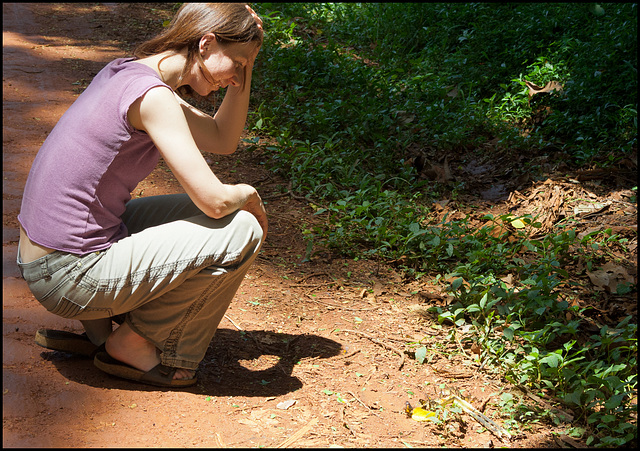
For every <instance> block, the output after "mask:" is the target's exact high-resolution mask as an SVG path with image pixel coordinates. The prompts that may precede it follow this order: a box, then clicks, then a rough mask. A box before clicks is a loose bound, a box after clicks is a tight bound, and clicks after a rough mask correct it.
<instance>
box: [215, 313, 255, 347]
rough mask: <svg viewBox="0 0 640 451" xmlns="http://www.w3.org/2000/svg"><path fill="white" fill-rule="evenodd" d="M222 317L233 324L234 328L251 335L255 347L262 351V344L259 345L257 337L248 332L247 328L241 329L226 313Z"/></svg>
mask: <svg viewBox="0 0 640 451" xmlns="http://www.w3.org/2000/svg"><path fill="white" fill-rule="evenodd" d="M224 317H225V318H227V319H228V320H229V322H231V324H233V325H234V326H235V328H236V329H238V330H239V331H241V332H245V333H246V334H247V335H249V336H250V337H251V339H252V340H253V342H254V343H255V344H256V347H257V348H258V350H259V351H260V352H262V351H263V349H262V346H261V345H260V343H259V342H258V339H257V338H256V337H254V336H253V334H252V333H251V332H249V331H248V330H243V329H242V327H240V326H238V325H237V324H236V323H235V322H234V321H233V320H232V319H231V318H230V317H229V315H227V314H226V313H225V314H224Z"/></svg>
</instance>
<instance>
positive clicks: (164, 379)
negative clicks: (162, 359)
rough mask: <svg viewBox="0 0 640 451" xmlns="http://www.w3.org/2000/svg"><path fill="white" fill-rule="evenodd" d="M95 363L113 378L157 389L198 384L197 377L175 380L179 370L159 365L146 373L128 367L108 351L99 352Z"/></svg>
mask: <svg viewBox="0 0 640 451" xmlns="http://www.w3.org/2000/svg"><path fill="white" fill-rule="evenodd" d="M93 363H94V365H95V366H96V367H98V368H99V369H101V370H102V371H104V372H105V373H107V374H111V375H112V376H117V377H121V378H123V379H128V380H131V381H135V382H142V383H144V384H150V385H155V386H157V387H178V388H180V387H190V386H191V385H194V384H195V383H196V382H198V378H197V377H195V376H194V377H193V378H191V379H174V378H173V375H174V374H175V373H176V370H177V368H171V367H168V366H166V365H163V364H162V363H159V364H158V365H156V366H155V367H153V368H152V369H151V370H149V371H147V372H146V373H145V372H144V371H142V370H139V369H137V368H134V367H132V366H131V365H127V364H126V363H124V362H121V361H119V360H116V359H114V358H113V357H111V356H110V355H109V354H108V353H107V352H106V351H104V352H98V353H97V354H96V355H95V357H94V359H93Z"/></svg>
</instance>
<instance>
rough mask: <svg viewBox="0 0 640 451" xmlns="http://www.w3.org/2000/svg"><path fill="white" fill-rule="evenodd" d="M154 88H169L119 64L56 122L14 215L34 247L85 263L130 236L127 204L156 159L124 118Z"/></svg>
mask: <svg viewBox="0 0 640 451" xmlns="http://www.w3.org/2000/svg"><path fill="white" fill-rule="evenodd" d="M155 86H165V87H167V88H169V86H168V85H166V84H165V83H163V82H162V80H161V79H160V77H159V76H158V74H157V73H156V72H155V71H154V70H153V69H151V68H150V67H147V66H144V65H142V64H140V63H136V62H133V61H132V58H120V59H117V60H115V61H113V62H111V63H109V64H108V65H107V66H106V67H105V68H104V69H102V70H101V71H100V72H99V73H98V74H97V75H96V76H95V78H94V79H93V81H92V82H91V84H90V85H89V86H88V87H87V89H86V90H85V91H84V92H83V93H82V94H81V95H80V96H79V97H78V98H77V99H76V101H75V102H74V103H73V104H72V105H71V107H70V108H69V109H68V110H67V111H66V112H65V114H64V115H63V116H62V118H60V121H58V123H57V124H56V126H55V127H54V129H53V130H52V131H51V133H50V134H49V136H48V137H47V139H46V140H45V142H44V144H43V145H42V147H41V148H40V150H39V151H38V154H37V155H36V158H35V160H34V161H33V165H32V166H31V170H30V172H29V177H28V178H27V183H26V186H25V190H24V194H23V197H22V206H21V209H20V214H19V215H18V220H19V221H20V224H21V225H22V227H23V228H24V230H25V231H26V233H27V235H28V236H29V238H30V239H31V240H32V241H33V242H35V243H38V244H40V245H42V246H45V247H49V248H52V249H57V250H60V251H65V252H70V253H73V254H79V255H83V254H87V253H90V252H95V251H99V250H103V249H106V248H108V247H110V246H111V245H112V244H113V243H115V242H117V241H118V240H120V239H122V238H124V237H126V236H127V228H126V227H125V225H124V223H123V222H122V220H121V219H120V216H121V215H122V214H123V213H124V211H125V204H126V203H127V202H128V201H129V200H130V199H131V194H130V193H131V191H133V189H135V187H136V185H137V184H138V182H140V181H141V180H143V179H144V178H145V177H146V176H147V175H149V174H150V173H151V171H152V170H153V169H154V168H155V166H156V164H157V163H158V159H159V158H160V155H159V152H158V149H157V148H156V147H155V145H154V144H153V142H152V141H151V139H150V138H149V136H148V135H147V134H146V133H144V132H142V131H139V130H136V129H134V128H133V127H132V126H131V125H130V124H129V121H128V120H127V112H128V110H129V107H130V106H131V104H132V103H133V102H134V101H135V100H136V99H138V98H140V97H141V96H142V95H144V94H145V93H146V92H147V91H148V90H149V89H151V88H153V87H155ZM169 89H170V88H169Z"/></svg>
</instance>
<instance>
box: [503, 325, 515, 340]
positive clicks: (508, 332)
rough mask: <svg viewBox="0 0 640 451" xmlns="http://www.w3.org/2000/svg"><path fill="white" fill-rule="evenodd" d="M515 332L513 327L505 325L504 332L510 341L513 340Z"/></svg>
mask: <svg viewBox="0 0 640 451" xmlns="http://www.w3.org/2000/svg"><path fill="white" fill-rule="evenodd" d="M514 332H515V331H514V330H513V328H511V327H505V328H504V330H503V331H502V333H503V334H504V337H505V338H506V339H507V340H509V341H511V340H513V334H514Z"/></svg>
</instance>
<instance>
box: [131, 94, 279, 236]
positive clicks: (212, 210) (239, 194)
mask: <svg viewBox="0 0 640 451" xmlns="http://www.w3.org/2000/svg"><path fill="white" fill-rule="evenodd" d="M245 114H246V113H245ZM128 118H129V122H130V123H131V125H132V126H133V127H135V128H136V129H139V130H144V131H145V132H146V133H147V134H148V135H149V137H150V138H151V139H152V140H153V142H154V144H155V145H156V147H157V148H158V150H159V151H160V154H161V155H162V157H163V158H164V160H165V162H166V163H167V165H168V166H169V168H170V169H171V171H172V172H173V174H174V175H175V176H176V178H177V179H178V181H179V182H180V184H181V185H182V187H183V188H184V190H185V192H186V193H187V194H188V195H189V197H190V198H191V200H192V201H193V202H194V203H195V204H196V206H197V207H198V208H199V209H200V210H202V211H203V212H204V213H205V214H206V215H207V216H209V217H211V218H216V219H217V218H222V217H224V216H227V215H228V214H231V213H233V212H234V211H236V210H239V209H243V210H248V211H250V212H251V213H252V214H254V215H255V216H256V218H257V219H258V222H259V223H260V225H261V226H262V228H263V230H264V233H265V234H266V232H267V217H266V212H265V210H264V206H263V205H262V201H261V200H260V196H259V195H258V192H257V191H256V190H255V188H253V187H251V186H249V185H246V184H238V185H228V184H224V183H222V182H221V181H220V180H219V179H218V177H216V175H215V174H214V173H213V172H212V171H211V169H210V168H209V166H208V165H207V163H206V161H205V160H204V158H203V156H202V154H201V153H200V150H199V146H197V145H196V141H195V140H194V136H192V128H191V125H190V124H189V122H188V120H187V118H186V117H185V114H184V109H183V107H182V106H181V105H180V104H179V102H178V100H177V99H176V97H175V96H174V94H173V93H172V92H171V91H170V90H169V89H167V88H164V87H157V88H152V89H150V90H149V91H147V93H146V94H145V95H144V96H142V97H141V98H140V99H138V100H137V101H135V102H134V103H133V104H132V105H131V107H130V108H129V113H128ZM212 120H213V118H212ZM214 136H215V135H213V136H211V138H213V137H214ZM236 144H237V142H236ZM203 150H205V149H203Z"/></svg>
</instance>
